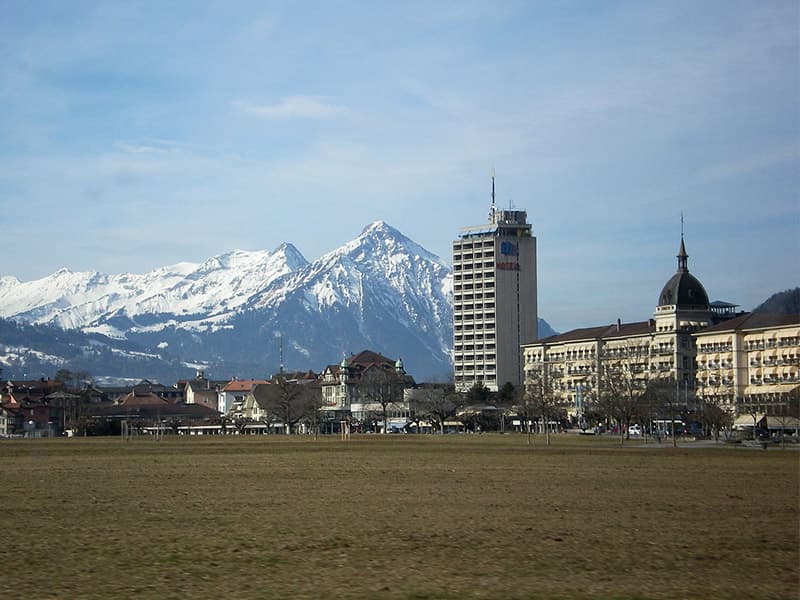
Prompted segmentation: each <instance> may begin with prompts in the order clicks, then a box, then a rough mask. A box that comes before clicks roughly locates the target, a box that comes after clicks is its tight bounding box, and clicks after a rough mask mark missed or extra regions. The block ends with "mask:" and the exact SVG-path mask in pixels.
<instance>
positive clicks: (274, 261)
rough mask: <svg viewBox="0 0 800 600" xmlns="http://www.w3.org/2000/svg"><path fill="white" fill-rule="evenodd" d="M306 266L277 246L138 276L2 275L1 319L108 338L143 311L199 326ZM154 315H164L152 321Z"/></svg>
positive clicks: (122, 332)
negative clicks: (115, 324)
mask: <svg viewBox="0 0 800 600" xmlns="http://www.w3.org/2000/svg"><path fill="white" fill-rule="evenodd" d="M306 264H308V261H306V259H305V258H303V255H302V254H300V252H299V251H298V250H297V248H295V247H294V246H292V245H291V244H282V245H281V246H279V247H278V248H277V249H275V250H274V251H272V252H263V251H262V252H245V251H241V250H236V251H234V252H230V253H228V254H223V255H221V256H215V257H214V258H210V259H209V260H207V261H205V262H204V263H202V264H199V265H198V264H193V263H179V264H177V265H173V266H170V267H162V268H160V269H156V270H154V271H151V272H149V273H146V274H144V275H133V274H130V273H123V274H121V275H115V276H108V275H104V274H102V273H97V272H83V273H73V272H72V271H70V270H68V269H60V270H58V271H56V272H55V273H53V274H52V275H50V276H48V277H45V278H43V279H39V280H37V281H31V282H26V283H21V282H20V281H19V280H17V279H16V278H13V277H4V278H2V279H0V317H4V318H12V317H13V318H14V319H17V320H22V321H26V322H30V323H35V324H52V325H57V326H59V327H62V328H64V329H81V330H83V331H95V332H98V333H104V334H106V335H109V336H111V337H126V331H127V330H129V329H133V330H135V329H136V328H137V327H138V326H139V325H138V324H137V318H138V317H142V316H147V317H148V318H147V319H146V322H147V323H148V324H147V325H146V327H149V328H156V329H158V328H159V327H166V326H168V325H170V324H176V323H181V325H182V326H183V327H186V328H192V327H195V328H199V329H202V328H207V327H209V326H210V323H211V322H214V321H219V320H224V319H225V318H226V317H228V316H230V315H231V314H232V313H233V312H235V311H237V310H238V309H240V308H241V306H242V305H244V304H246V303H247V302H248V301H249V299H250V298H251V296H252V295H253V294H255V293H257V292H258V291H259V290H260V289H262V288H263V287H264V286H265V285H266V284H268V283H269V282H271V281H273V280H274V279H277V278H278V277H280V276H281V275H284V274H286V273H289V272H291V271H294V270H296V269H298V268H301V267H303V266H305V265H306ZM153 315H162V316H163V318H162V319H156V320H155V321H154V320H153V318H152V317H153ZM114 317H117V319H114ZM119 317H122V318H123V319H122V321H123V322H124V321H125V320H126V319H127V321H129V324H128V326H127V327H124V328H122V329H117V328H115V327H111V326H109V324H108V323H109V322H110V321H112V320H115V321H119V320H120V319H119ZM200 323H202V325H201V324H200Z"/></svg>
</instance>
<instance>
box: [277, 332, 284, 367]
mask: <svg viewBox="0 0 800 600" xmlns="http://www.w3.org/2000/svg"><path fill="white" fill-rule="evenodd" d="M280 341H281V364H280V366H279V367H278V372H279V373H280V374H281V375H283V334H280Z"/></svg>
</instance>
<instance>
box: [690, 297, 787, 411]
mask: <svg viewBox="0 0 800 600" xmlns="http://www.w3.org/2000/svg"><path fill="white" fill-rule="evenodd" d="M695 338H696V341H697V369H698V370H697V387H698V393H699V394H700V395H701V396H702V397H703V398H704V399H706V400H708V401H711V402H714V403H715V404H717V405H719V406H721V407H723V408H725V409H726V410H728V411H730V412H732V413H765V414H770V415H782V414H788V413H789V412H791V411H790V405H789V404H790V401H791V399H792V398H793V397H794V398H795V400H794V401H795V402H797V397H798V396H800V315H770V314H758V313H745V314H743V315H740V316H738V317H735V318H733V319H730V320H727V321H724V322H722V323H719V324H717V325H714V326H712V327H709V328H707V329H705V330H703V331H700V332H698V333H696V334H695ZM794 416H797V415H794Z"/></svg>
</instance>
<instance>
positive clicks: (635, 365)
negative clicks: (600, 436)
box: [596, 344, 649, 445]
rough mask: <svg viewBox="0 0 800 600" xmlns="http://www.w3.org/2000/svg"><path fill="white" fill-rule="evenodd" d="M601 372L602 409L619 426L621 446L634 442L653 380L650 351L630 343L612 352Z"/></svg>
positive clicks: (598, 398) (599, 402) (599, 372)
mask: <svg viewBox="0 0 800 600" xmlns="http://www.w3.org/2000/svg"><path fill="white" fill-rule="evenodd" d="M609 352H613V353H614V354H610V355H609V356H606V357H604V360H603V361H602V362H601V363H600V367H599V370H598V385H597V390H596V397H597V398H596V399H597V403H598V407H599V408H600V410H602V411H603V412H604V413H605V414H606V415H608V417H609V418H611V419H613V420H614V421H616V423H617V425H618V427H619V443H620V445H622V444H624V443H625V439H630V433H629V428H630V425H631V423H632V422H633V420H634V418H635V417H637V416H639V415H640V414H642V413H643V412H645V411H644V408H645V407H644V403H643V398H644V396H645V392H646V390H647V383H648V380H649V377H648V371H647V349H646V347H645V346H643V345H641V344H626V345H625V346H622V347H619V348H614V349H610V350H609Z"/></svg>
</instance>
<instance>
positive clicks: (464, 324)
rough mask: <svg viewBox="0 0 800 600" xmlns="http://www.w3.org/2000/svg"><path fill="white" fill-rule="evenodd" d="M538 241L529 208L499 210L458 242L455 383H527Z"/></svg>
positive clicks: (461, 387) (460, 387) (455, 261)
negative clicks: (525, 357)
mask: <svg viewBox="0 0 800 600" xmlns="http://www.w3.org/2000/svg"><path fill="white" fill-rule="evenodd" d="M537 316H538V315H537V294H536V238H535V237H534V236H533V234H532V232H531V225H530V224H529V223H528V222H527V213H526V211H524V210H514V209H507V210H503V209H498V208H497V207H496V206H495V196H494V178H492V204H491V208H490V210H489V221H488V223H486V224H484V225H478V226H474V227H465V228H463V229H461V233H460V234H459V237H458V239H457V240H456V241H454V242H453V365H454V369H455V385H456V389H457V390H459V391H466V390H468V389H469V388H471V387H472V386H473V385H475V384H476V383H480V384H483V385H485V386H486V387H487V388H489V389H490V390H492V391H497V390H498V389H499V388H501V387H502V386H503V385H504V384H505V383H506V382H510V383H512V384H513V385H515V386H517V385H519V384H520V383H522V382H523V381H524V370H523V361H522V350H521V346H522V345H523V344H529V343H531V342H533V341H535V340H536V338H537Z"/></svg>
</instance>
